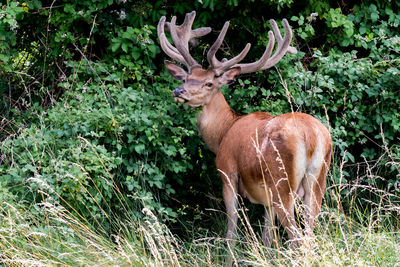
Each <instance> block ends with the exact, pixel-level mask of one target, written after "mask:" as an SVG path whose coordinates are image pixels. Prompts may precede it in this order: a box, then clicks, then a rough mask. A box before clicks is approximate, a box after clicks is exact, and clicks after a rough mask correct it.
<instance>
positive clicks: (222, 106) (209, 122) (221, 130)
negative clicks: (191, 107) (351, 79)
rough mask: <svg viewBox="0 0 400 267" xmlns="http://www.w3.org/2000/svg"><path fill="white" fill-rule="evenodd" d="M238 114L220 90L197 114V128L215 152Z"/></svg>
mask: <svg viewBox="0 0 400 267" xmlns="http://www.w3.org/2000/svg"><path fill="white" fill-rule="evenodd" d="M237 118H238V115H237V114H236V113H235V112H234V111H233V110H232V109H231V108H230V107H229V105H228V103H226V100H225V98H224V96H223V94H222V93H221V91H219V92H218V93H217V94H216V95H215V96H214V97H213V98H212V99H211V101H210V103H208V104H207V105H205V106H203V109H202V112H201V113H199V114H197V128H198V129H199V132H200V135H201V137H202V138H203V140H204V142H206V144H207V146H208V147H209V148H210V149H211V151H213V152H214V153H215V154H217V152H218V147H219V144H220V143H221V141H222V138H223V137H224V136H225V133H226V132H227V131H228V130H229V128H231V126H232V124H233V123H234V122H235V120H236V119H237Z"/></svg>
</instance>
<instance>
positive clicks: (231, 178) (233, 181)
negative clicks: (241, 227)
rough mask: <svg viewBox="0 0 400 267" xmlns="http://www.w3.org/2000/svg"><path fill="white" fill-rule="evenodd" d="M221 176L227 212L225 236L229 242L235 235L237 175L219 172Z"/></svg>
mask: <svg viewBox="0 0 400 267" xmlns="http://www.w3.org/2000/svg"><path fill="white" fill-rule="evenodd" d="M221 178H222V181H223V187H222V196H223V198H224V202H225V207H226V213H227V214H228V231H227V233H226V238H227V240H228V242H229V243H231V241H232V240H233V239H234V238H235V236H236V225H237V219H238V214H237V206H238V199H237V193H238V191H237V190H238V175H237V174H236V173H233V174H230V175H227V174H225V173H223V172H221Z"/></svg>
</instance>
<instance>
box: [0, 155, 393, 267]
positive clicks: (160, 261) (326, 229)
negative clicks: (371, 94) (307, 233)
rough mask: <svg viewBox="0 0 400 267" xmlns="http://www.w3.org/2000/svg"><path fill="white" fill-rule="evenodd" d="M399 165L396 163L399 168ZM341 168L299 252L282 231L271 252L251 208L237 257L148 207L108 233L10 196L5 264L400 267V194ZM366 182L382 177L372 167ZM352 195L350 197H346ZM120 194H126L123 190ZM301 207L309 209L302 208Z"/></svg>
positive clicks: (2, 212) (0, 259) (4, 213)
mask: <svg viewBox="0 0 400 267" xmlns="http://www.w3.org/2000/svg"><path fill="white" fill-rule="evenodd" d="M399 162H400V161H399V160H398V159H393V158H392V163H394V164H398V163H399ZM341 166H343V162H341V163H340V164H338V166H336V168H335V169H337V170H338V173H331V174H329V176H328V179H329V181H330V182H329V184H330V186H329V187H328V188H327V193H326V195H325V199H326V201H325V202H324V204H323V208H322V212H321V214H320V216H319V217H318V220H317V225H316V228H315V231H314V233H315V236H314V238H312V240H310V239H309V240H304V242H303V243H304V245H303V246H301V247H300V248H298V249H294V250H292V249H289V248H288V247H289V246H288V245H287V244H285V240H286V239H285V236H284V232H283V231H279V228H277V229H276V230H277V231H276V233H277V235H278V238H277V242H276V245H275V246H274V247H273V248H266V247H264V246H263V244H262V242H261V237H260V236H261V231H260V230H259V229H257V228H258V227H254V225H252V224H251V223H250V220H249V216H248V215H247V211H246V208H245V206H244V205H240V208H239V215H240V217H239V233H238V241H237V242H236V243H237V244H236V246H235V248H234V250H233V251H231V250H229V249H228V248H227V246H226V240H225V239H224V238H221V237H220V235H223V234H222V233H219V234H218V233H202V232H198V233H196V234H195V235H194V236H193V239H192V240H190V241H183V240H181V239H179V238H178V237H177V236H175V235H174V234H173V233H171V231H170V230H169V229H168V227H167V226H166V225H164V224H162V223H161V222H160V221H159V220H158V219H157V216H156V215H155V214H153V213H152V212H151V211H150V210H149V209H146V208H144V209H143V219H141V220H133V219H130V218H129V216H128V215H126V216H118V217H113V218H111V221H114V223H115V225H118V226H119V231H117V232H116V233H115V234H113V235H107V234H105V232H104V231H102V230H101V227H98V226H93V225H89V224H88V223H87V222H85V221H83V220H82V219H81V218H80V217H79V215H77V214H74V213H71V212H70V211H69V210H68V209H67V208H66V207H64V206H63V205H61V204H60V205H54V204H50V203H46V202H42V203H39V204H37V211H38V212H37V213H36V214H33V213H32V212H30V211H28V210H26V209H25V207H26V204H21V203H19V202H18V200H16V199H13V198H12V197H11V196H8V195H3V196H2V197H1V198H2V199H3V200H4V201H3V203H2V204H1V206H0V263H3V264H7V265H18V266H20V265H21V266H32V265H35V266H52V265H62V266H76V265H83V266H93V265H96V266H97V265H106V266H110V265H113V266H115V265H118V266H219V265H223V264H224V258H225V256H226V255H227V254H228V253H231V254H232V257H233V260H234V261H233V262H234V265H236V266H268V265H276V266H287V265H293V266H297V265H300V266H398V265H400V257H399V256H398V255H400V233H399V220H398V215H399V211H400V205H399V202H400V201H399V200H400V199H399V197H398V195H396V194H394V193H392V192H386V191H384V190H380V189H378V188H377V187H374V186H372V185H362V184H360V183H359V180H360V179H361V178H360V177H356V179H354V181H355V182H354V183H353V184H341V183H334V182H333V181H336V180H337V179H336V178H337V177H335V175H339V176H340V175H342V172H343V171H342V168H341ZM366 176H371V177H372V176H375V174H374V173H373V171H372V168H371V167H369V168H368V170H367V174H366ZM366 178H368V177H366ZM339 180H340V179H339ZM39 182H40V181H39ZM344 190H346V191H347V192H348V193H347V194H343V192H344ZM361 191H368V193H369V196H371V198H373V199H374V201H373V202H372V201H370V200H369V199H363V198H362V197H360V196H362V195H364V196H365V195H366V194H360V192H361ZM115 194H119V193H118V192H117V191H115ZM119 197H120V198H121V199H122V196H119ZM376 200H377V201H376ZM361 201H364V202H366V201H370V205H369V206H370V208H369V209H362V208H361V207H362V206H361V205H358V203H360V202H361ZM344 203H345V204H346V207H344ZM65 206H67V205H65ZM364 206H365V205H364ZM298 208H299V209H301V203H299V205H298ZM345 209H346V212H345V211H344V210H345ZM29 210H32V209H29ZM224 223H225V222H221V224H224ZM203 235H205V236H203Z"/></svg>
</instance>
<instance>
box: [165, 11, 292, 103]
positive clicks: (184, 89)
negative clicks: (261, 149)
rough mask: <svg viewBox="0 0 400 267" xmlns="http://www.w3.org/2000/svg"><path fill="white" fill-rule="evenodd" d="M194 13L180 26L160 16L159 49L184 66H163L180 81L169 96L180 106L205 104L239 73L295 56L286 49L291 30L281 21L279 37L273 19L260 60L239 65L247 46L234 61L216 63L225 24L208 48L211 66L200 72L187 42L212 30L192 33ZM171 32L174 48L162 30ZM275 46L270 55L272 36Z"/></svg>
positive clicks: (174, 19) (223, 60)
mask: <svg viewBox="0 0 400 267" xmlns="http://www.w3.org/2000/svg"><path fill="white" fill-rule="evenodd" d="M195 16H196V12H195V11H192V12H191V13H188V14H186V17H185V21H184V22H183V24H182V25H180V26H177V25H176V17H175V16H174V17H173V18H172V20H171V22H167V23H166V22H165V16H163V17H161V19H160V21H159V23H158V27H157V32H158V37H159V39H160V44H161V48H162V49H163V51H164V52H165V53H166V54H167V55H168V56H170V57H171V58H172V59H174V60H176V61H178V62H180V63H182V64H184V65H186V67H187V69H188V72H187V71H185V70H184V69H182V68H181V67H179V66H177V65H175V64H173V63H172V62H170V61H165V65H166V67H167V69H168V71H169V72H170V74H171V75H172V76H173V77H174V78H176V79H177V80H179V81H183V82H184V83H183V84H181V85H180V86H179V87H178V88H176V89H175V90H174V91H173V92H172V95H173V96H174V97H175V100H176V101H177V102H180V103H184V104H187V105H189V106H192V107H199V106H204V105H207V104H208V103H209V102H210V100H211V99H212V97H213V96H214V95H215V94H216V93H217V92H218V91H219V90H220V88H221V87H222V86H223V85H226V84H230V83H232V82H233V81H234V79H235V78H236V77H237V76H238V75H239V74H241V73H250V72H255V71H258V70H265V69H268V68H271V67H272V66H274V65H275V64H276V63H278V61H279V60H280V59H281V58H282V57H283V56H284V55H285V54H286V52H289V53H292V54H295V53H296V52H297V51H296V48H294V47H291V46H289V44H290V41H291V39H292V31H291V29H290V26H289V24H288V22H287V20H286V19H284V20H283V25H284V27H285V37H284V38H282V36H281V34H280V31H279V28H278V26H277V24H276V22H275V20H272V19H271V20H270V23H271V26H272V30H273V32H272V31H270V32H269V33H268V35H269V41H268V45H267V47H266V49H265V52H264V54H263V55H262V56H261V58H260V59H259V60H258V61H256V62H253V63H244V64H243V63H241V64H240V63H239V62H240V61H242V60H243V59H244V57H245V56H246V55H247V53H248V52H249V50H250V46H251V45H250V44H249V43H248V44H247V45H246V47H245V48H244V49H243V50H242V52H241V53H240V54H239V55H237V56H235V57H234V58H232V59H230V60H227V59H226V58H224V59H222V60H221V61H219V60H218V59H217V58H216V56H215V54H216V53H217V51H218V49H219V48H220V46H221V44H222V42H223V40H224V38H225V34H226V32H227V30H228V27H229V22H225V24H224V26H223V28H222V30H221V32H220V34H219V36H218V38H217V40H216V41H215V43H214V44H213V45H212V46H211V48H210V50H209V51H208V53H207V60H208V62H209V64H210V67H209V68H208V69H206V70H205V69H202V67H201V66H200V65H199V64H198V63H197V61H196V60H195V59H194V58H193V57H192V56H191V55H190V53H189V42H192V41H193V40H194V39H195V38H197V37H200V36H204V35H206V34H208V33H209V32H210V31H211V28H209V27H203V28H198V29H195V30H192V25H193V21H194V18H195ZM165 29H166V30H168V31H170V33H171V38H172V41H173V43H174V45H175V46H173V45H172V44H171V43H170V42H169V41H168V39H167V38H166V36H165V32H164V30H165ZM274 36H276V40H277V43H278V47H277V49H276V51H275V53H274V55H273V56H271V54H272V51H273V49H274V43H275V37H274Z"/></svg>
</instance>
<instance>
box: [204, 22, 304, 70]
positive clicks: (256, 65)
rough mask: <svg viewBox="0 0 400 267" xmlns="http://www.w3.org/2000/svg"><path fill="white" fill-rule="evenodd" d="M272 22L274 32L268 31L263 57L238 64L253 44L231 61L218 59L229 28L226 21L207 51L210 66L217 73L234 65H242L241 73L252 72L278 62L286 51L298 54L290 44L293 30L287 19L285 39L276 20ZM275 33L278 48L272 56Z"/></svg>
mask: <svg viewBox="0 0 400 267" xmlns="http://www.w3.org/2000/svg"><path fill="white" fill-rule="evenodd" d="M270 24H271V26H272V30H273V32H271V31H269V32H268V37H269V41H268V45H267V48H266V49H265V51H264V54H263V55H262V56H261V58H260V59H259V60H258V61H256V62H253V63H246V64H238V63H239V62H240V61H241V60H242V59H243V58H244V57H245V56H246V54H247V53H248V52H249V50H250V46H251V45H250V44H249V43H248V44H247V45H246V47H245V48H244V49H243V51H242V52H241V53H240V54H239V55H237V56H236V57H234V58H232V59H231V60H229V61H228V60H226V59H223V60H222V61H218V60H217V58H216V57H215V54H216V52H217V50H218V49H219V48H220V46H221V44H222V41H223V40H224V37H225V34H226V31H227V30H228V26H229V22H226V23H225V25H224V27H223V28H222V30H221V32H220V34H219V36H218V38H217V40H216V41H215V43H214V44H213V45H212V47H211V48H210V50H209V52H208V53H207V60H208V63H210V66H211V68H212V69H213V70H214V72H215V73H216V75H221V74H222V73H224V72H225V71H226V70H228V69H230V68H233V67H240V69H241V70H240V73H250V72H255V71H258V70H265V69H268V68H271V67H272V66H274V65H275V64H276V63H278V62H279V60H281V58H282V57H283V56H284V55H285V54H286V52H288V53H291V54H296V53H297V50H296V48H295V47H292V46H289V44H290V41H291V39H292V30H291V29H290V26H289V23H288V21H287V20H286V19H283V26H284V28H285V38H284V39H282V36H281V33H280V31H279V28H278V25H277V24H276V22H275V20H273V19H271V20H270ZM274 34H275V36H276V41H277V43H278V48H277V49H276V52H275V54H274V55H273V56H272V57H270V56H271V53H272V50H273V48H274V42H275V38H274Z"/></svg>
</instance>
